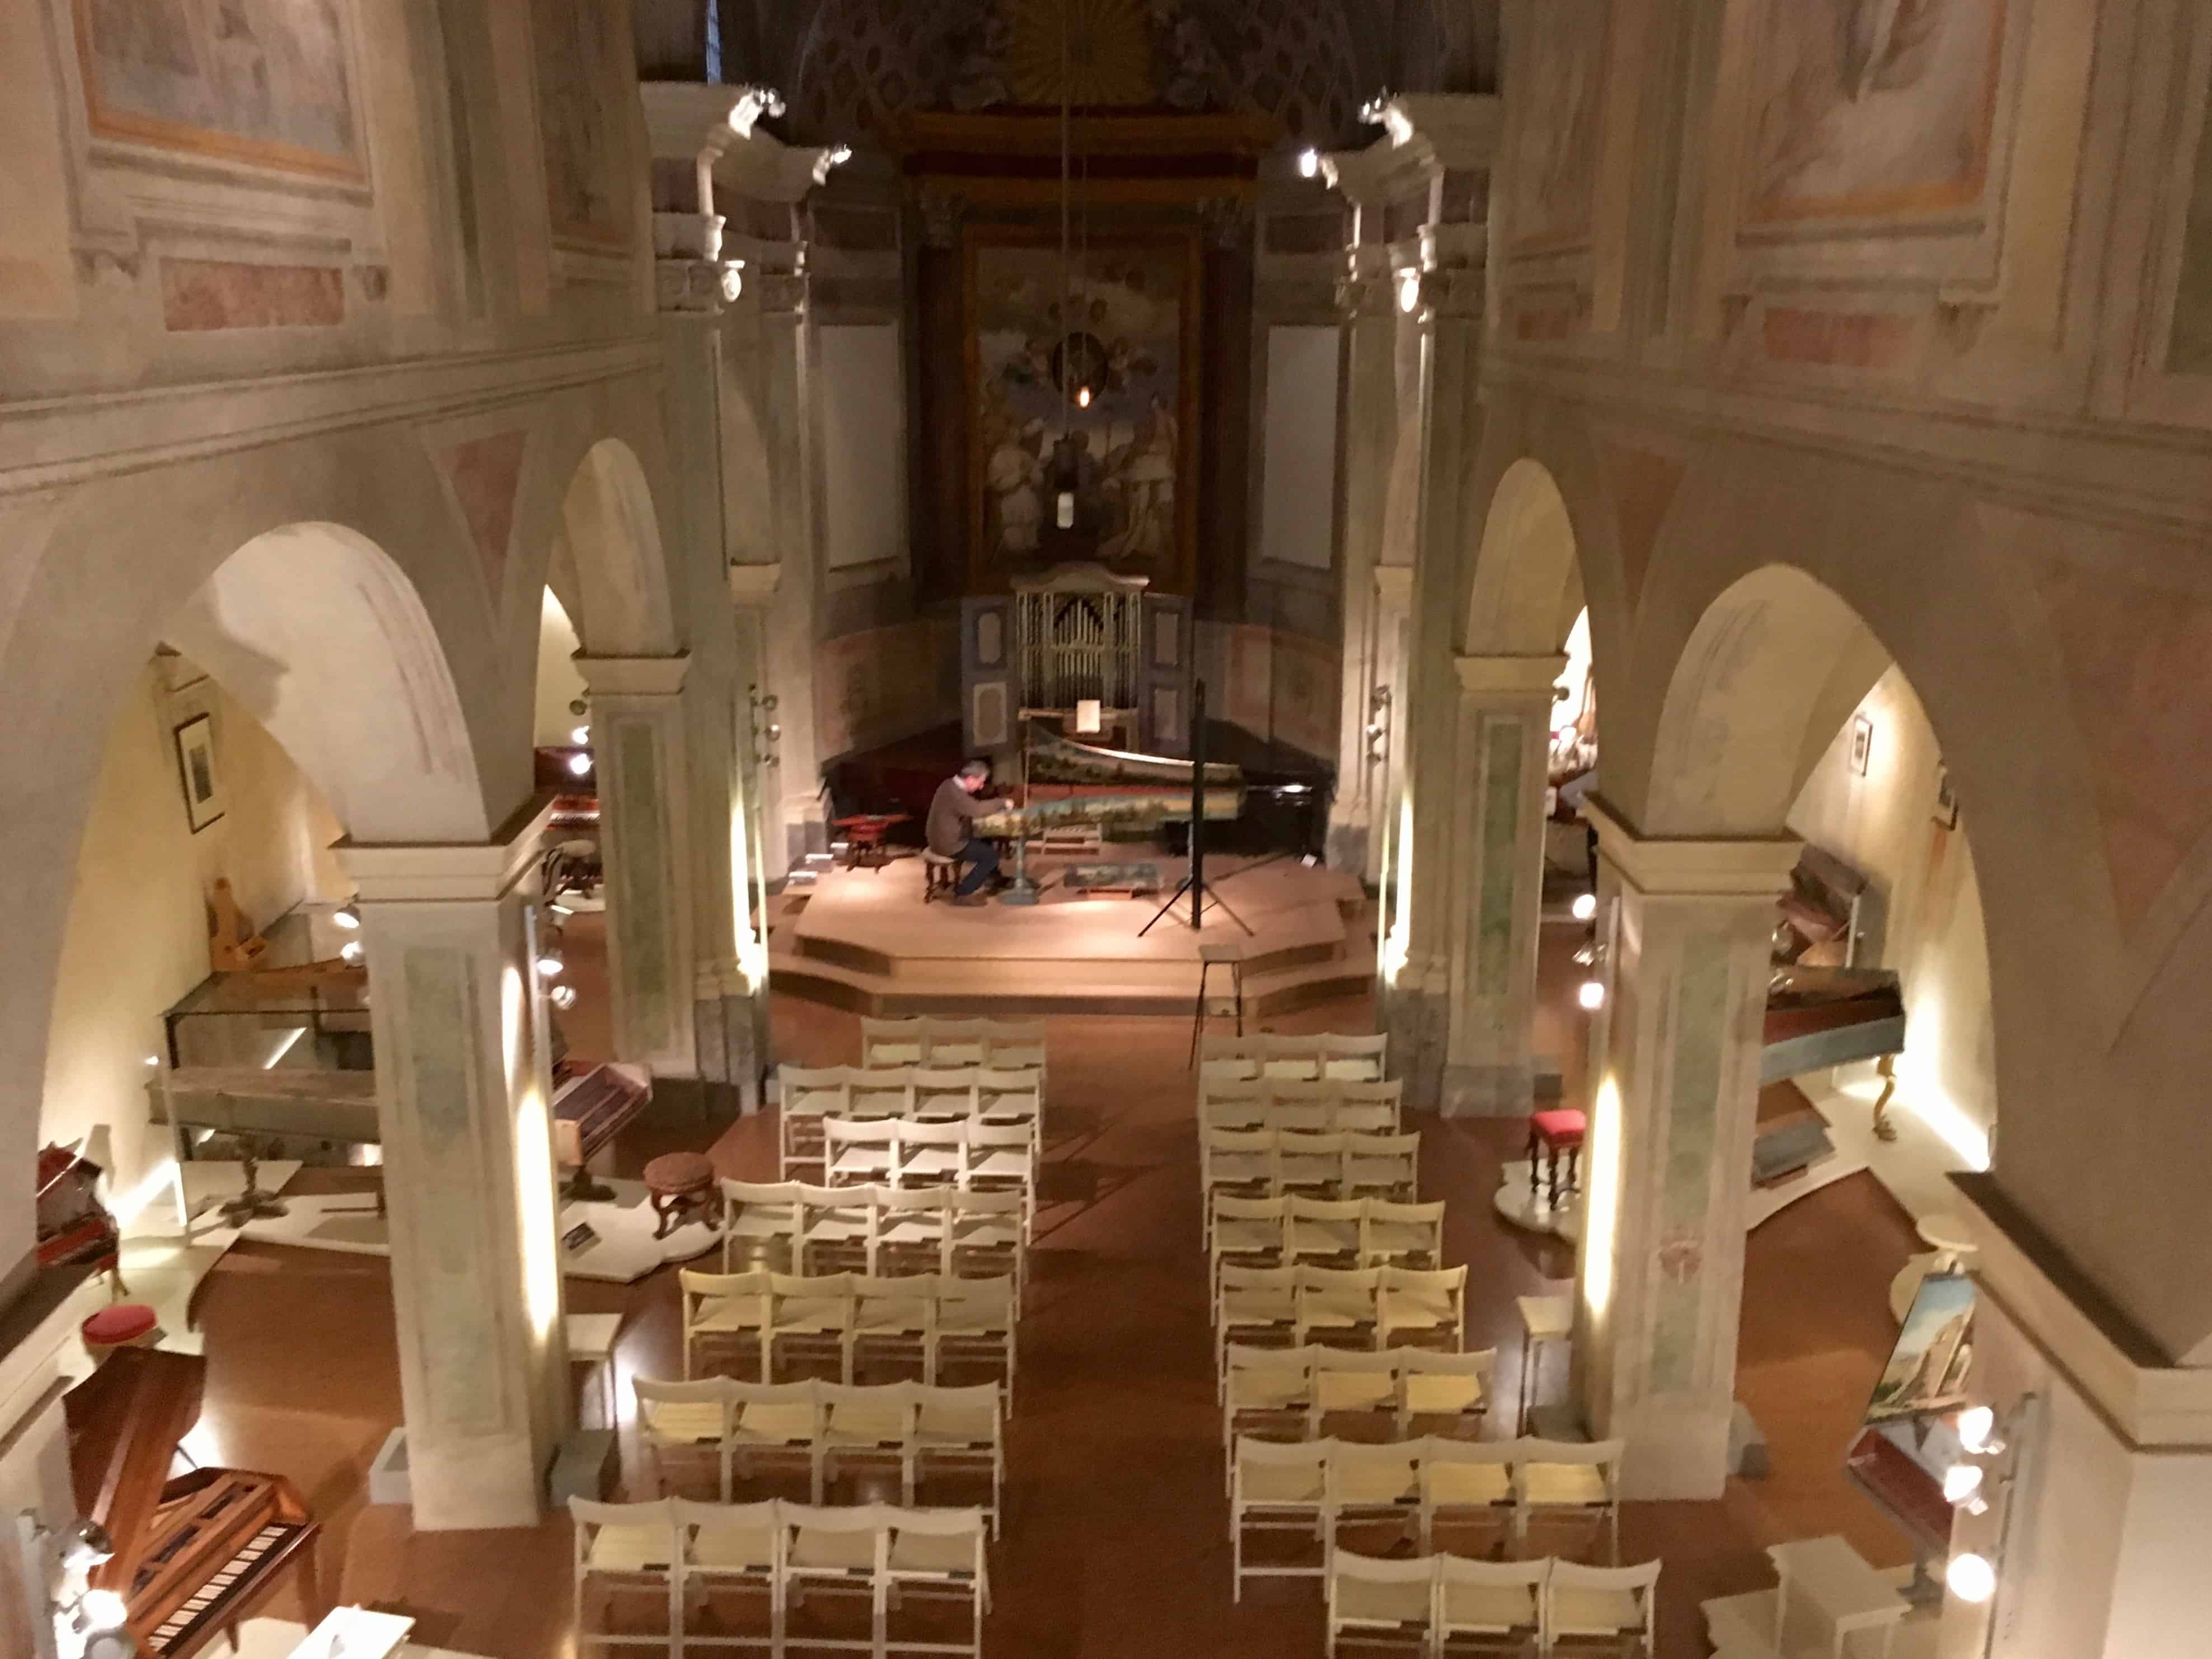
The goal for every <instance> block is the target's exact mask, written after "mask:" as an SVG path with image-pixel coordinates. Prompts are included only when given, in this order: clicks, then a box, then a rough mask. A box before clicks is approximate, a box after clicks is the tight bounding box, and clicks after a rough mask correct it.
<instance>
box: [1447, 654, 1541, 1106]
mask: <svg viewBox="0 0 2212 1659" xmlns="http://www.w3.org/2000/svg"><path fill="white" fill-rule="evenodd" d="M1458 665H1459V766H1458V783H1459V790H1460V799H1459V817H1460V823H1461V830H1460V834H1459V836H1458V838H1457V841H1456V843H1455V844H1456V848H1457V852H1458V859H1457V865H1458V867H1457V869H1456V870H1455V872H1454V877H1455V887H1454V900H1455V904H1456V906H1457V908H1458V915H1456V916H1455V918H1454V926H1453V931H1452V963H1451V1024H1450V1030H1449V1036H1448V1039H1447V1041H1448V1048H1447V1051H1446V1054H1445V1060H1444V1076H1443V1111H1444V1115H1446V1116H1448V1117H1450V1116H1476V1117H1512V1116H1518V1115H1522V1114H1523V1113H1525V1112H1527V1111H1528V1109H1529V1105H1530V1103H1531V1101H1532V1100H1533V1098H1534V1058H1533V1054H1532V1052H1531V1051H1532V1046H1533V1038H1534V1018H1535V1006H1536V935H1537V932H1538V928H1539V925H1540V923H1541V912H1542V908H1543V896H1544V800H1545V796H1546V793H1547V769H1546V761H1547V755H1548V753H1549V746H1550V744H1549V740H1550V735H1551V709H1552V684H1553V681H1554V680H1556V679H1557V678H1559V671H1560V670H1561V669H1562V668H1564V667H1565V665H1566V659H1565V657H1559V656H1543V657H1462V658H1460V659H1458Z"/></svg>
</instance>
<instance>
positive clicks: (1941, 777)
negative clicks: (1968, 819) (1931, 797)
mask: <svg viewBox="0 0 2212 1659" xmlns="http://www.w3.org/2000/svg"><path fill="white" fill-rule="evenodd" d="M1936 823H1940V824H1942V826H1943V827H1944V828H1945V829H1957V828H1958V827H1959V797H1958V794H1957V793H1956V792H1955V791H1954V790H1953V789H1952V787H1951V769H1950V768H1949V767H1948V766H1938V767H1937V768H1936Z"/></svg>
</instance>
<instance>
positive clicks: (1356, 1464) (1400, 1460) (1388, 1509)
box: [1314, 1371, 1423, 1540]
mask: <svg viewBox="0 0 2212 1659" xmlns="http://www.w3.org/2000/svg"><path fill="white" fill-rule="evenodd" d="M1324 1375H1326V1373H1325V1372H1322V1371H1316V1373H1315V1374H1314V1380H1315V1381H1316V1383H1318V1382H1319V1381H1320V1380H1321V1378H1322V1376H1324ZM1329 1447H1330V1450H1329V1455H1328V1519H1329V1528H1330V1536H1331V1538H1332V1540H1340V1539H1341V1538H1342V1537H1343V1535H1344V1528H1346V1527H1347V1526H1349V1527H1358V1528H1380V1529H1381V1530H1383V1531H1384V1532H1386V1533H1392V1534H1400V1535H1402V1536H1404V1537H1407V1538H1413V1537H1414V1536H1416V1535H1417V1534H1419V1530H1420V1524H1421V1452H1422V1449H1423V1448H1422V1443H1421V1442H1419V1441H1418V1440H1401V1441H1384V1442H1380V1443H1377V1442H1371V1441H1361V1440H1338V1439H1332V1440H1331V1441H1330V1442H1329Z"/></svg>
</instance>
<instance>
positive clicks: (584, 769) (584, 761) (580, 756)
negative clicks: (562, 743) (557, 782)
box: [568, 749, 592, 777]
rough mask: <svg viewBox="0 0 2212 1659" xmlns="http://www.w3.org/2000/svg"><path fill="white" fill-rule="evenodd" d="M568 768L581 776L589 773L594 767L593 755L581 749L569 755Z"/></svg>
mask: <svg viewBox="0 0 2212 1659" xmlns="http://www.w3.org/2000/svg"><path fill="white" fill-rule="evenodd" d="M568 769H569V770H570V771H571V772H573V773H574V774H575V775H577V776H578V777H585V776H587V775H589V774H590V772H591V769H592V757H591V756H590V755H589V754H587V753H586V751H584V750H580V749H579V750H577V751H576V752H575V753H574V754H573V755H571V756H569V757H568Z"/></svg>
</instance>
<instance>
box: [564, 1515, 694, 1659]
mask: <svg viewBox="0 0 2212 1659" xmlns="http://www.w3.org/2000/svg"><path fill="white" fill-rule="evenodd" d="M568 1516H569V1519H570V1520H571V1521H572V1522H574V1528H575V1534H574V1536H575V1546H574V1567H575V1626H576V1644H577V1646H578V1647H579V1648H581V1649H591V1648H602V1649H605V1648H621V1647H645V1648H654V1649H659V1650H663V1651H665V1650H671V1649H672V1648H673V1646H674V1645H675V1641H676V1630H677V1601H676V1561H677V1541H676V1506H675V1505H674V1504H671V1502H670V1501H669V1500H668V1499H666V1498H661V1499H659V1501H658V1502H655V1503H650V1504H597V1503H593V1502H592V1501H591V1500H590V1499H588V1498H570V1499H569V1500H568ZM641 1598H646V1599H647V1604H648V1606H649V1605H650V1604H651V1601H653V1600H657V1601H659V1612H658V1614H657V1616H656V1617H654V1618H653V1619H652V1620H648V1621H647V1622H648V1623H653V1624H657V1625H658V1628H657V1629H645V1630H639V1629H636V1628H634V1627H632V1628H617V1620H616V1619H615V1616H614V1614H615V1609H616V1607H617V1605H618V1604H619V1603H620V1602H622V1601H624V1600H629V1601H636V1600H639V1599H641ZM594 1613H596V1614H598V1615H599V1616H598V1617H594V1616H593V1615H594Z"/></svg>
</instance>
